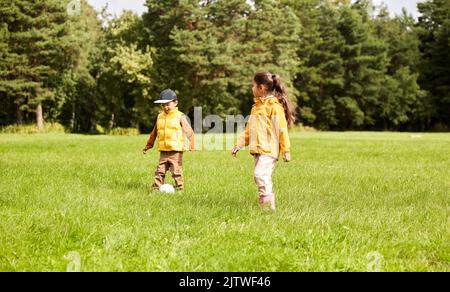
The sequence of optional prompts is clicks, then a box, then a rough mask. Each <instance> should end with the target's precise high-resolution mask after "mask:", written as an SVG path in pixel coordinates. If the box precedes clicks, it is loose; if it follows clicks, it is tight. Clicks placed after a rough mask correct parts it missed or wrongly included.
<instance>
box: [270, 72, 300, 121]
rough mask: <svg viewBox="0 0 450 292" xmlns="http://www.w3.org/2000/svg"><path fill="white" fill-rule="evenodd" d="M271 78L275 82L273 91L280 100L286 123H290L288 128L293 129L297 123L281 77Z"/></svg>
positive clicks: (273, 76)
mask: <svg viewBox="0 0 450 292" xmlns="http://www.w3.org/2000/svg"><path fill="white" fill-rule="evenodd" d="M271 77H272V82H273V87H272V89H273V91H274V92H275V96H276V98H278V101H279V102H280V103H281V105H282V106H283V108H284V115H285V116H286V121H287V123H288V126H289V127H291V126H292V125H294V123H295V114H294V111H293V109H292V104H291V102H290V101H289V99H288V98H287V94H286V90H285V88H284V86H283V83H282V82H281V80H280V77H279V76H278V75H272V76H271Z"/></svg>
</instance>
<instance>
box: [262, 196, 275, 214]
mask: <svg viewBox="0 0 450 292" xmlns="http://www.w3.org/2000/svg"><path fill="white" fill-rule="evenodd" d="M259 204H260V206H261V208H264V206H265V205H267V204H269V206H270V210H272V211H275V196H274V195H269V196H264V195H260V196H259Z"/></svg>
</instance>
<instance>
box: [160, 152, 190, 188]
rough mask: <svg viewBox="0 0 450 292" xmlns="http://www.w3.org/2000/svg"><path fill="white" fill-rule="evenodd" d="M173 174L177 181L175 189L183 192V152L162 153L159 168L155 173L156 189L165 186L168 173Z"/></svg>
mask: <svg viewBox="0 0 450 292" xmlns="http://www.w3.org/2000/svg"><path fill="white" fill-rule="evenodd" d="M169 170H170V172H171V173H172V177H173V179H174V180H175V188H177V189H179V190H182V189H183V187H184V180H183V152H178V151H161V156H160V157H159V163H158V167H157V168H156V172H155V183H154V184H153V187H154V188H159V187H160V186H161V185H163V184H164V179H165V177H166V172H167V171H169Z"/></svg>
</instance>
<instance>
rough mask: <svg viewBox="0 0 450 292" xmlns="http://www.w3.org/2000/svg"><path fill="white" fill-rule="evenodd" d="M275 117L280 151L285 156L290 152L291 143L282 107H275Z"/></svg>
mask: <svg viewBox="0 0 450 292" xmlns="http://www.w3.org/2000/svg"><path fill="white" fill-rule="evenodd" d="M275 115H276V117H277V123H278V124H277V127H278V139H279V144H280V151H281V153H282V154H285V153H287V152H290V151H291V141H290V140H289V132H288V123H287V120H286V116H285V114H284V109H283V107H281V106H280V107H276V110H275Z"/></svg>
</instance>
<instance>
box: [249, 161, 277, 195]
mask: <svg viewBox="0 0 450 292" xmlns="http://www.w3.org/2000/svg"><path fill="white" fill-rule="evenodd" d="M254 157H255V173H254V176H255V183H256V185H257V186H258V193H259V195H260V196H271V195H273V190H272V187H273V183H272V174H273V171H274V169H275V164H276V163H277V159H275V158H273V157H271V156H268V155H260V154H257V155H254Z"/></svg>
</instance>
